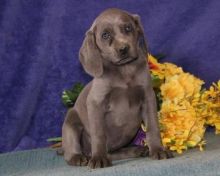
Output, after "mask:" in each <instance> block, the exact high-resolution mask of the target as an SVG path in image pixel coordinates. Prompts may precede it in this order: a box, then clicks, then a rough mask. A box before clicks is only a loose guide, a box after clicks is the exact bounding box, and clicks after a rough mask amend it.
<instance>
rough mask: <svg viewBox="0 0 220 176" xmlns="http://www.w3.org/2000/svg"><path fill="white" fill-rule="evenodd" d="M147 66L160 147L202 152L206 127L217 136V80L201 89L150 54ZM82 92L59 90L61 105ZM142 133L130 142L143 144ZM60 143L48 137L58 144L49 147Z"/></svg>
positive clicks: (219, 98) (219, 121)
mask: <svg viewBox="0 0 220 176" xmlns="http://www.w3.org/2000/svg"><path fill="white" fill-rule="evenodd" d="M148 63H149V64H148V65H149V68H150V72H151V77H152V83H153V87H154V90H155V94H156V97H157V104H158V109H159V111H158V118H159V124H160V131H161V138H162V143H163V145H164V146H165V147H166V148H168V149H170V150H172V151H176V152H177V153H179V154H181V153H182V152H183V151H184V150H187V149H189V148H193V147H198V148H199V149H200V150H201V151H203V146H204V145H205V144H206V142H205V139H204V134H205V131H206V128H207V126H208V125H210V126H213V127H215V130H216V131H215V132H216V134H220V81H218V83H213V85H212V86H211V87H210V88H209V89H208V90H205V89H203V88H202V85H203V84H204V81H202V80H201V79H199V78H197V77H195V76H193V75H191V74H189V73H186V72H184V71H183V70H182V68H181V67H178V66H176V65H174V64H171V63H159V62H158V61H157V59H156V58H155V57H153V56H152V55H148ZM82 89H83V85H82V84H80V83H76V84H75V85H74V87H73V88H72V89H70V90H65V91H63V94H62V101H63V103H64V105H65V106H66V107H68V108H69V107H71V106H73V105H74V103H75V101H76V99H77V97H78V95H79V93H80V91H81V90H82ZM146 131H147V128H146V127H145V126H144V125H143V124H142V125H141V131H140V133H141V134H140V133H138V135H137V137H136V139H135V140H136V141H134V142H133V143H135V144H139V145H147V142H146V138H145V132H146ZM143 134H144V135H143ZM61 140H62V139H61V138H60V137H58V138H50V139H48V142H58V143H55V144H54V145H53V146H52V147H60V146H61ZM137 141H140V142H137Z"/></svg>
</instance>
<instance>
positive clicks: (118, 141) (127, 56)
mask: <svg viewBox="0 0 220 176" xmlns="http://www.w3.org/2000/svg"><path fill="white" fill-rule="evenodd" d="M146 55H147V47H146V42H145V39H144V32H143V28H142V25H141V23H140V18H139V16H138V15H132V14H129V13H128V12H126V11H122V10H119V9H108V10H106V11H104V12H103V13H101V14H100V15H99V16H98V17H97V18H96V19H95V21H94V23H93V24H92V26H91V28H90V29H89V31H88V32H87V33H86V37H85V39H84V41H83V44H82V47H81V49H80V54H79V57H80V62H81V64H82V65H83V68H84V69H85V71H86V72H87V73H88V74H90V75H92V76H93V77H94V79H93V80H92V81H91V82H90V83H89V84H87V85H86V87H85V88H84V89H83V91H82V92H81V93H80V95H79V97H78V99H77V101H76V103H75V105H74V107H73V108H71V109H70V110H69V111H68V113H67V115H66V118H65V121H64V124H63V128H62V140H63V141H62V149H63V152H64V158H65V160H66V161H67V163H68V164H70V165H80V166H84V165H88V166H89V167H91V168H100V167H107V166H110V165H111V160H112V159H113V160H115V159H124V158H130V157H138V156H146V155H148V154H149V155H150V156H151V157H152V158H156V159H163V158H171V157H172V153H171V152H169V151H167V150H165V149H164V148H163V146H162V144H161V138H160V131H159V127H158V119H157V109H156V99H155V94H154V91H153V88H152V85H151V77H150V73H149V68H148V65H147V63H146ZM142 121H143V122H144V124H145V125H146V126H147V128H148V135H147V136H148V138H147V140H148V147H149V148H148V147H137V146H136V147H135V146H133V147H131V146H130V147H129V146H127V145H128V144H129V143H130V142H131V140H132V139H133V138H134V137H135V135H136V133H137V131H138V129H139V128H140V126H141V122H142Z"/></svg>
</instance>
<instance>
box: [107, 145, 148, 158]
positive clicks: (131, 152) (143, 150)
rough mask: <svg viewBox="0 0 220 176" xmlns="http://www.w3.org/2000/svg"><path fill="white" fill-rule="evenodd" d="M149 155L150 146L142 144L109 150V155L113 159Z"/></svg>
mask: <svg viewBox="0 0 220 176" xmlns="http://www.w3.org/2000/svg"><path fill="white" fill-rule="evenodd" d="M146 156H149V148H148V147H142V146H131V147H125V148H121V149H119V150H117V151H114V152H109V153H108V157H109V158H110V159H111V160H122V159H128V158H138V157H146Z"/></svg>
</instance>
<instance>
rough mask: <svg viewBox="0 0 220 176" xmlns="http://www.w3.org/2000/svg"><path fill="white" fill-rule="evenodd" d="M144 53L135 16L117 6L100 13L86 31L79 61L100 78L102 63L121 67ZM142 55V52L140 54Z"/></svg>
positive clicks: (143, 39) (143, 40)
mask: <svg viewBox="0 0 220 176" xmlns="http://www.w3.org/2000/svg"><path fill="white" fill-rule="evenodd" d="M140 52H144V54H146V53H147V47H146V42H145V38H144V32H143V28H142V25H141V22H140V18H139V16H138V15H132V14H129V13H127V12H125V11H122V10H119V9H108V10H106V11H104V12H103V13H101V14H100V15H99V16H98V17H97V18H96V20H95V21H94V23H93V25H92V26H91V28H90V29H89V31H88V32H87V33H86V37H85V39H84V41H83V44H82V47H81V49H80V61H81V63H82V65H83V67H84V69H85V71H86V72H87V73H89V74H90V75H92V76H94V77H99V76H101V75H102V73H103V63H104V61H103V60H105V63H106V62H107V63H109V64H113V65H115V66H123V65H126V64H130V63H131V62H133V61H135V60H137V59H140ZM142 54H143V53H142Z"/></svg>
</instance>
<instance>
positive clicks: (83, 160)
mask: <svg viewBox="0 0 220 176" xmlns="http://www.w3.org/2000/svg"><path fill="white" fill-rule="evenodd" d="M67 163H68V164H69V165H71V166H87V164H88V158H87V157H86V156H85V155H82V154H75V155H73V156H72V157H71V159H70V160H69V161H67Z"/></svg>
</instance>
